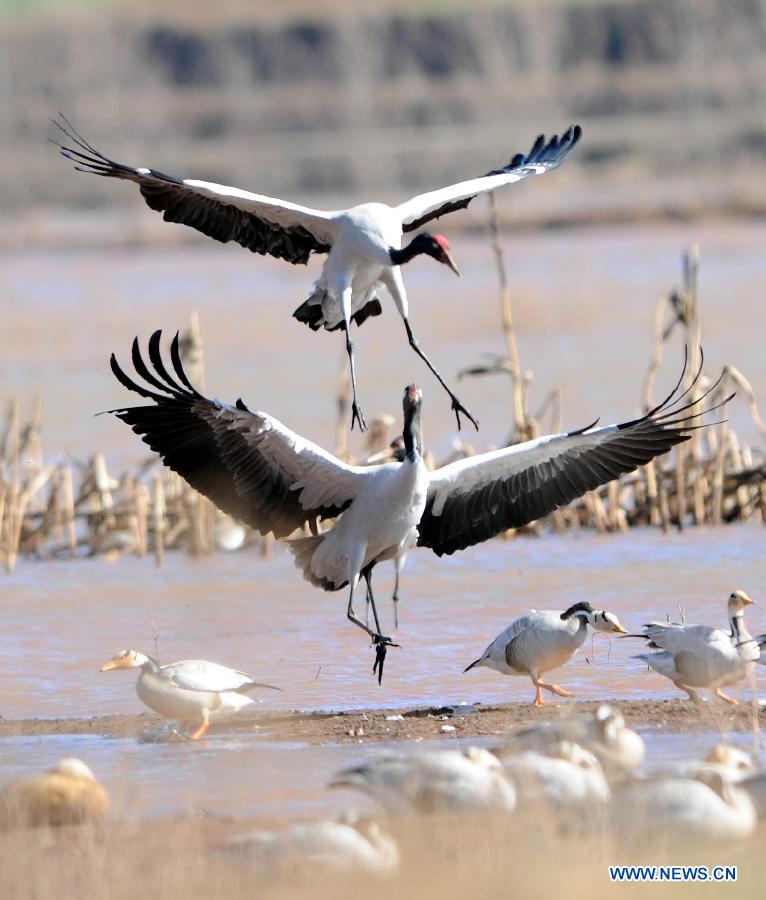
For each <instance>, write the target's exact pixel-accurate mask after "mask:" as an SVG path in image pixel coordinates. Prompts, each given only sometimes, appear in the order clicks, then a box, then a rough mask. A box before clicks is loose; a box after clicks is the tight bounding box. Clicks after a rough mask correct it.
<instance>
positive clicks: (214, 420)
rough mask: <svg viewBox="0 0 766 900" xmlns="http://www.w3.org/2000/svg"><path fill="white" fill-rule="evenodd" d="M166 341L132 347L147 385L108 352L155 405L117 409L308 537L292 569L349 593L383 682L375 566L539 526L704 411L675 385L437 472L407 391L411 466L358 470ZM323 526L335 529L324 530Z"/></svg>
mask: <svg viewBox="0 0 766 900" xmlns="http://www.w3.org/2000/svg"><path fill="white" fill-rule="evenodd" d="M160 339H161V334H160V332H159V331H156V332H155V333H154V334H153V335H152V337H151V338H150V339H149V360H150V362H151V364H152V367H153V370H154V371H151V370H150V369H149V367H148V366H147V364H146V362H145V361H144V359H143V357H142V356H141V352H140V349H139V345H138V339H136V340H134V342H133V365H134V367H135V369H136V372H137V373H138V375H139V376H140V377H141V378H142V379H143V380H144V382H146V384H147V385H149V387H147V386H144V385H141V384H138V383H137V382H136V381H134V380H132V379H131V378H129V377H128V376H127V375H126V374H125V372H124V371H123V370H122V369H121V368H120V366H119V364H118V363H117V360H116V358H115V357H114V355H112V358H111V366H112V371H113V373H114V375H115V376H116V378H117V379H118V380H119V381H120V383H121V384H123V385H124V386H125V387H126V388H128V390H130V391H133V392H134V393H137V394H139V395H140V396H142V397H145V398H147V399H148V400H150V401H152V402H151V403H150V404H149V405H145V406H133V407H118V408H117V409H115V410H112V412H113V413H115V415H117V417H118V418H120V419H122V421H123V422H125V423H127V424H128V425H130V426H131V427H132V429H133V431H134V432H135V433H136V434H139V435H141V436H142V437H143V440H144V442H145V443H147V444H148V445H149V446H150V447H151V448H152V449H153V450H155V451H156V452H157V453H159V454H160V456H161V458H162V460H163V462H164V463H165V465H166V466H168V468H170V469H172V470H173V471H174V472H177V473H178V474H179V475H181V476H182V477H183V478H185V479H186V481H187V482H188V483H189V484H190V485H191V486H192V487H193V488H195V489H196V490H198V491H200V493H202V494H204V495H205V496H206V497H208V498H210V500H212V502H213V503H215V504H216V506H218V507H219V508H220V509H222V510H223V511H224V512H225V513H228V514H229V515H231V516H233V517H234V518H236V519H239V520H241V521H243V522H245V523H246V524H248V525H250V526H251V527H252V528H254V529H256V530H257V531H259V532H260V533H261V534H264V535H265V534H268V533H269V532H272V533H273V534H274V536H275V537H277V538H284V537H289V536H290V535H292V534H293V533H294V532H296V531H297V530H299V529H304V530H305V529H306V528H310V529H311V530H312V531H313V532H314V534H312V536H311V537H298V538H296V539H294V540H292V541H290V549H291V551H292V552H293V554H294V555H295V561H296V565H297V566H298V567H299V568H300V569H301V570H302V571H303V575H304V578H306V579H307V580H308V581H310V582H311V583H312V584H313V585H315V586H316V587H319V588H322V589H323V590H326V591H338V590H341V589H342V588H344V587H346V586H348V587H349V599H348V608H347V611H346V614H347V616H348V618H349V619H350V620H351V621H352V622H353V623H354V625H356V626H358V627H359V628H361V629H362V630H363V631H365V632H366V633H367V634H368V635H370V637H371V638H372V640H373V644H374V646H375V647H376V659H375V666H374V667H373V671H377V672H378V679H379V680H380V678H381V677H382V671H383V661H384V659H385V654H386V647H390V646H395V645H394V644H393V642H392V641H391V639H390V638H388V637H386V636H385V635H384V634H382V633H381V630H380V623H379V621H378V614H377V611H376V609H375V600H374V597H373V596H372V580H371V579H372V569H373V567H374V566H375V564H376V563H378V562H381V561H382V560H387V559H395V558H396V557H398V556H401V554H402V553H405V552H406V551H407V550H408V549H409V548H410V547H414V546H415V545H416V544H417V545H418V546H421V547H430V548H431V549H432V550H433V551H434V553H436V554H437V555H438V556H442V555H444V554H451V553H454V552H455V551H456V550H461V549H463V548H465V547H470V546H472V545H473V544H478V543H480V542H482V541H485V540H488V539H489V538H491V537H494V536H495V535H496V534H499V533H501V532H503V531H505V530H507V529H508V528H513V527H518V526H521V525H523V524H526V523H527V522H531V521H532V520H533V519H539V518H541V517H542V516H544V515H546V514H547V513H549V512H551V511H552V510H554V509H556V508H558V507H560V506H562V505H564V504H565V503H568V502H569V501H570V500H573V499H575V498H576V497H579V496H581V495H582V494H584V493H585V492H586V491H589V490H592V489H593V488H595V487H598V485H601V484H606V482H608V481H611V480H612V479H613V478H616V477H617V476H618V475H620V474H621V473H623V472H632V471H633V470H634V469H635V468H636V467H637V466H639V465H642V464H643V463H646V462H648V461H649V460H650V459H653V458H654V457H655V456H658V455H660V454H662V453H665V452H667V451H668V450H669V449H670V448H671V447H673V446H674V445H675V444H679V443H681V442H682V441H686V440H688V437H689V435H688V434H687V429H688V428H689V427H694V426H693V423H694V422H695V421H696V420H698V419H699V417H700V416H701V415H703V412H700V413H694V412H693V411H692V407H693V406H696V405H697V404H687V405H680V404H681V401H682V400H683V398H684V396H685V394H681V395H680V396H679V397H676V394H677V392H678V386H679V385H680V380H679V382H678V384H677V385H676V388H675V389H674V390H673V391H672V392H671V394H670V395H669V396H668V397H667V398H666V399H665V401H664V402H663V403H661V404H659V405H658V406H657V407H656V408H655V409H653V410H651V411H650V412H648V413H647V414H646V415H644V416H641V417H640V418H638V419H634V420H632V421H630V422H624V423H622V424H620V425H607V426H605V427H603V428H594V427H592V426H591V427H587V428H582V429H579V430H577V431H571V432H569V433H568V434H556V435H548V436H546V437H540V438H536V439H535V440H532V441H527V442H526V443H523V444H515V445H513V446H511V447H505V448H503V449H501V450H493V451H492V452H490V453H482V454H479V455H477V456H472V457H469V458H467V459H461V460H458V461H457V462H454V463H450V464H449V465H447V466H443V467H442V468H440V469H436V470H435V471H432V472H429V471H428V469H427V467H426V465H425V463H424V461H423V456H422V442H421V433H420V408H421V400H422V394H421V391H420V389H419V388H418V387H416V386H415V385H410V386H409V387H408V388H406V389H405V391H404V399H403V411H404V430H403V438H404V449H405V454H404V460H403V461H402V462H394V463H388V464H386V465H381V466H351V465H348V464H347V463H344V462H342V461H341V460H339V459H336V458H335V457H334V456H332V454H330V453H328V452H326V451H325V450H322V449H321V447H318V446H317V445H316V444H312V443H311V442H310V441H308V440H306V439H305V438H303V437H301V436H300V435H298V434H296V433H295V432H293V431H290V430H289V429H288V428H286V427H285V426H284V425H283V424H282V423H281V422H279V421H278V420H277V419H275V418H274V417H273V416H271V415H269V414H268V413H266V412H262V411H260V410H251V409H249V408H248V407H247V406H245V404H244V403H243V402H242V400H238V401H237V402H236V404H234V405H233V406H230V405H228V404H224V403H221V402H220V401H218V400H211V399H209V398H207V397H205V396H203V395H202V394H200V393H199V391H197V390H196V388H194V386H193V385H192V384H191V382H190V381H189V378H188V376H187V375H186V373H185V372H184V370H183V366H182V364H181V358H180V354H179V348H178V335H176V337H175V338H174V339H173V341H172V343H171V346H170V359H171V363H172V368H173V371H174V374H171V373H170V372H169V371H168V368H167V366H166V365H165V363H164V361H163V359H162V354H161V351H160ZM684 369H685V367H684ZM698 375H699V373H698ZM681 377H683V375H682V376H681ZM695 382H696V378H695V379H694V381H693V383H695ZM714 387H715V386H714ZM711 390H712V388H711ZM705 396H707V395H705ZM724 402H726V401H724ZM713 408H716V407H713ZM594 424H595V423H594ZM323 519H336V522H335V524H334V525H333V526H332V527H331V528H330V529H328V530H327V531H325V532H323V533H321V534H319V533H318V530H319V523H320V522H321V520H323ZM360 577H364V578H365V580H366V582H367V588H368V593H369V596H370V602H371V607H372V611H373V616H374V619H375V630H374V631H373V630H372V629H370V628H369V627H368V626H367V625H365V624H364V622H362V621H361V620H360V619H358V618H357V617H356V615H355V613H354V608H353V601H354V588H355V587H356V585H357V583H358V581H359V578H360Z"/></svg>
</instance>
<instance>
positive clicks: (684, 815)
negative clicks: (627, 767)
mask: <svg viewBox="0 0 766 900" xmlns="http://www.w3.org/2000/svg"><path fill="white" fill-rule="evenodd" d="M734 781H735V779H734V778H733V777H732V775H731V773H727V772H725V771H713V770H707V771H704V772H700V773H699V775H698V776H697V777H696V778H664V779H663V778H661V779H658V780H654V779H650V780H647V781H641V782H635V783H626V784H624V785H622V786H621V787H619V788H616V789H615V791H614V793H613V799H612V807H611V812H612V816H611V821H612V825H613V827H614V830H615V832H616V835H617V837H618V839H619V840H620V841H621V842H622V843H623V844H655V843H665V842H674V843H676V842H678V841H681V840H683V841H687V842H690V843H707V842H716V841H727V840H737V839H741V838H745V837H747V836H748V835H750V834H752V832H753V831H754V829H755V826H756V819H757V817H756V811H755V807H754V806H753V804H752V802H751V800H750V798H749V797H748V795H747V793H746V792H745V791H744V790H742V789H741V788H740V787H738V786H737V785H736V784H735V783H734Z"/></svg>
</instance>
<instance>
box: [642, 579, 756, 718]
mask: <svg viewBox="0 0 766 900" xmlns="http://www.w3.org/2000/svg"><path fill="white" fill-rule="evenodd" d="M752 602H753V601H752V600H751V599H750V597H748V595H747V594H746V593H745V592H744V591H734V592H733V593H732V594H731V595H730V596H729V599H728V601H727V611H728V615H729V622H730V624H731V631H724V630H723V629H722V628H711V627H710V626H709V625H681V624H678V623H675V622H650V623H649V624H648V625H644V633H643V634H634V635H628V637H642V638H645V639H646V640H647V641H648V642H649V647H651V648H652V649H654V650H660V651H662V652H660V653H641V654H639V655H638V656H636V657H635V659H641V660H643V661H644V662H645V663H646V664H647V665H648V666H650V667H651V668H652V669H654V670H655V671H656V672H659V673H660V674H661V675H664V676H665V677H666V678H669V679H670V680H671V681H672V682H673V684H674V685H675V686H676V687H677V688H680V689H681V690H682V691H684V692H685V693H686V694H688V696H689V699H690V700H691V701H692V702H693V703H697V704H698V703H701V702H702V701H701V699H700V696H699V694H698V693H697V691H696V690H695V688H709V689H711V690H712V691H713V693H714V694H715V695H716V697H718V698H719V699H721V700H723V701H724V702H725V703H730V704H731V705H732V706H736V705H738V703H739V700H737V699H736V698H735V697H729V696H728V694H724V692H723V691H722V690H721V688H723V687H727V686H728V685H733V684H737V682H739V681H742V679H743V678H745V677H746V676H747V675H749V674H750V673H751V672H752V670H753V666H754V663H755V662H756V660H758V658H759V657H760V648H759V646H758V642H757V640H756V639H755V638H753V637H752V636H751V635H750V632H749V631H748V630H747V626H746V625H745V607H746V606H749V605H750V604H751V603H752Z"/></svg>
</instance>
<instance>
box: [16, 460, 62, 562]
mask: <svg viewBox="0 0 766 900" xmlns="http://www.w3.org/2000/svg"><path fill="white" fill-rule="evenodd" d="M52 473H53V469H52V468H48V469H43V470H42V471H40V472H38V473H37V474H36V475H35V476H34V478H32V479H31V480H30V481H29V482H28V483H27V485H26V486H25V487H24V489H23V490H21V491H20V492H19V494H18V499H17V502H16V503H15V504H14V508H13V518H12V520H11V527H10V529H9V540H8V552H7V556H6V560H5V567H6V570H7V571H8V572H11V571H13V568H14V566H15V565H16V560H17V559H18V555H19V545H20V543H21V536H22V529H23V527H24V515H25V513H26V510H27V506H28V505H29V501H30V499H31V498H32V497H33V496H34V495H35V494H36V493H37V491H39V490H41V489H42V487H43V486H44V485H45V484H46V483H47V482H48V481H49V479H50V477H51V474H52Z"/></svg>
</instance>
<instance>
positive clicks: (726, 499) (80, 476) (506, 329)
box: [0, 203, 766, 571]
mask: <svg viewBox="0 0 766 900" xmlns="http://www.w3.org/2000/svg"><path fill="white" fill-rule="evenodd" d="M489 223H490V228H489V231H490V239H491V241H492V246H493V248H494V253H495V260H496V264H497V271H498V280H499V285H500V307H501V316H500V327H501V329H502V333H503V336H504V339H505V344H506V354H505V355H502V356H496V357H493V358H491V359H490V360H489V362H487V363H483V364H481V365H477V366H473V367H470V368H467V369H465V370H464V372H462V373H461V376H463V377H479V376H487V375H497V374H500V375H503V376H505V377H507V378H508V379H509V385H510V390H511V403H510V404H509V408H510V409H511V410H512V411H513V420H512V422H511V423H510V425H509V433H508V438H507V443H508V444H512V443H516V442H519V441H522V440H528V439H530V438H533V437H535V436H537V435H539V434H540V433H541V431H542V430H543V428H542V421H543V417H545V419H546V423H545V425H546V428H548V426H549V427H550V430H551V431H554V432H556V431H560V430H561V422H560V400H561V392H560V391H559V390H556V391H553V392H552V393H551V394H550V395H549V396H548V397H547V398H545V399H544V400H543V402H542V403H541V405H540V408H539V409H538V410H537V411H536V412H532V411H531V408H530V403H531V397H532V394H533V391H532V385H533V377H532V373H531V372H529V371H527V370H524V369H523V368H522V365H521V361H520V353H519V349H518V345H517V341H516V334H515V330H514V325H513V312H512V303H511V289H510V286H509V282H508V278H507V276H506V271H505V265H504V261H503V253H502V247H501V243H500V237H499V229H498V224H497V218H496V214H495V208H494V205H493V204H492V203H490V218H489ZM698 269H699V253H698V251H697V249H696V248H694V247H692V248H691V249H689V250H688V251H687V252H686V253H685V254H684V257H683V285H682V287H681V288H677V289H674V290H672V291H670V292H668V293H667V295H665V296H662V297H660V299H659V300H658V302H657V306H656V310H655V314H654V345H653V348H652V355H651V359H650V361H649V363H648V366H647V375H646V379H645V383H644V387H643V398H642V402H643V406H644V408H645V409H647V410H648V409H651V408H652V406H653V405H654V402H656V401H655V398H654V393H653V390H654V377H655V374H656V372H657V371H658V369H659V367H660V365H661V363H662V356H663V349H664V346H665V343H666V342H667V341H668V340H669V339H670V337H671V336H672V335H673V334H674V333H675V332H676V331H678V330H681V331H682V332H683V340H684V342H685V344H686V346H687V348H688V351H687V352H688V358H689V364H688V366H687V373H686V375H685V379H684V384H683V387H684V388H686V387H688V386H689V384H690V383H691V381H692V379H693V377H694V374H695V373H696V371H697V368H698V367H699V364H700V354H701V335H702V324H701V321H700V316H699V310H698V305H697V273H698ZM181 352H182V356H183V358H184V362H185V365H186V367H187V369H188V371H189V372H190V374H191V376H192V379H193V380H194V381H195V383H196V384H198V385H200V386H201V387H203V388H204V354H203V340H202V333H201V328H200V325H199V320H198V317H197V316H196V315H193V316H192V321H191V325H190V327H189V329H188V330H187V331H186V332H185V333H184V335H183V337H182V345H181ZM341 371H342V375H341V377H340V381H339V387H338V398H337V409H338V432H337V433H338V448H337V449H338V452H339V454H340V455H341V456H342V457H343V458H346V459H347V458H348V451H347V447H346V443H345V441H346V426H347V422H348V409H349V399H350V398H349V396H348V395H349V388H350V386H349V384H348V378H347V375H346V370H345V360H344V365H343V367H342V370H341ZM709 386H710V385H709V384H708V383H707V382H706V381H705V379H704V378H703V379H701V380H700V382H699V383H698V384H697V385H695V387H694V388H693V391H694V393H692V394H691V395H690V396H691V397H692V398H696V397H698V396H700V394H701V393H702V392H703V391H704V390H705V389H706V388H707V387H709ZM732 391H736V392H737V400H736V402H738V403H742V402H745V403H746V404H747V407H748V409H749V412H750V415H751V417H752V420H753V422H754V424H755V427H756V429H757V431H758V433H759V434H760V435H761V436H762V437H763V438H764V439H766V425H764V422H763V420H762V418H761V416H760V413H759V409H758V404H757V399H756V396H755V393H754V391H753V389H752V387H751V385H750V383H749V382H748V380H747V378H746V376H745V375H744V374H743V373H742V372H741V371H740V370H739V369H738V368H736V367H735V366H734V365H728V366H726V367H725V369H724V374H723V378H722V379H721V381H720V383H719V384H718V385H717V386H716V387H715V389H714V390H713V392H712V393H711V395H710V397H709V398H708V399H707V401H706V402H707V403H708V404H715V403H717V402H719V401H720V400H723V398H724V397H726V396H727V395H728V394H730V393H731V392H732ZM725 415H726V413H725V412H721V411H719V413H718V414H717V417H718V418H719V419H721V420H722V419H724V418H725ZM713 417H714V418H715V417H716V414H713ZM396 421H397V420H396V419H395V418H394V417H393V416H382V417H380V418H379V419H378V420H375V421H374V422H373V423H372V425H371V428H370V431H369V433H368V436H367V443H366V447H365V458H366V457H367V456H372V455H377V456H378V457H379V458H380V457H383V458H385V453H383V452H381V451H384V450H385V448H386V447H387V446H388V441H389V440H390V438H391V437H392V436H393V434H392V428H393V427H394V423H395V422H396ZM473 452H474V450H473V448H472V447H471V446H469V445H467V444H464V445H460V447H458V449H457V450H456V451H455V452H454V453H453V455H452V457H451V459H454V458H457V457H459V456H461V455H469V454H470V453H473ZM60 456H61V455H59V457H56V458H60ZM451 459H450V460H438V464H443V463H445V462H449V461H451ZM45 460H46V454H44V452H43V443H42V403H41V402H40V401H38V402H37V404H36V405H35V408H34V409H33V410H32V411H31V413H29V414H27V415H26V416H25V417H23V416H22V411H21V409H20V407H19V403H18V402H17V401H15V400H12V401H11V402H10V403H9V405H8V407H7V411H6V414H5V421H4V425H3V428H2V431H0V565H2V566H4V568H5V569H6V571H11V570H12V569H13V568H14V566H15V564H16V562H17V560H18V557H19V556H20V555H25V556H29V557H31V558H35V559H40V560H45V559H57V558H75V557H79V556H106V557H107V558H110V559H112V558H115V557H118V556H120V555H122V554H126V553H127V554H133V555H135V556H146V555H149V554H151V555H153V556H154V558H155V559H156V561H157V563H158V564H159V565H161V564H162V562H163V559H164V556H165V554H166V553H167V552H169V551H176V550H183V551H185V552H187V553H190V554H192V555H193V556H199V555H204V554H210V553H213V552H215V551H216V550H228V551H233V550H239V549H242V548H255V549H256V550H257V551H258V552H260V553H261V554H262V555H263V556H264V557H269V556H270V555H271V552H272V547H273V541H272V540H271V539H270V538H263V537H261V536H260V535H258V534H256V533H255V532H254V531H252V529H249V528H248V527H246V526H243V525H241V524H239V523H237V522H234V521H233V520H232V519H230V518H229V517H227V516H225V515H224V514H222V513H221V512H219V511H218V510H216V509H215V508H214V507H213V505H212V504H211V503H210V502H209V501H208V500H206V499H205V498H203V497H201V496H200V495H199V494H197V493H196V491H194V490H192V489H191V488H190V487H189V486H188V485H187V484H186V483H185V482H184V481H183V480H182V479H181V478H179V477H178V476H177V475H175V474H174V473H173V472H170V471H168V470H166V469H165V468H164V467H162V466H161V465H160V464H159V461H158V460H157V458H156V457H154V456H151V457H149V458H147V459H146V460H145V461H144V462H142V463H141V464H140V465H138V466H137V467H136V468H133V469H130V470H126V471H122V472H120V473H115V472H113V471H112V470H110V468H109V465H108V462H107V459H106V457H105V455H104V454H103V453H101V452H94V454H93V456H92V457H91V459H90V460H89V461H87V462H86V463H79V462H73V461H64V462H58V463H57V464H55V465H51V464H48V463H46V461H45ZM354 461H355V462H363V461H364V459H358V460H354ZM748 520H755V521H761V522H765V523H766V459H765V457H764V453H763V450H762V449H761V448H760V447H758V448H753V447H750V446H748V445H745V444H743V442H742V441H740V439H739V438H738V436H737V434H736V432H735V431H734V430H733V429H732V428H731V427H729V425H728V423H726V422H725V421H721V422H720V423H719V424H717V425H715V426H714V427H710V428H705V429H702V430H699V431H695V432H694V433H693V437H692V439H691V440H690V441H689V442H687V443H685V444H681V445H679V446H678V447H677V448H676V449H675V450H674V451H673V452H672V453H671V454H668V455H667V456H666V457H664V458H662V459H658V460H655V461H654V462H652V463H650V464H649V465H648V466H645V467H643V468H642V469H640V470H638V471H636V472H634V473H632V474H631V475H628V476H626V477H623V478H622V479H620V480H619V481H617V482H612V483H611V484H609V485H606V486H605V487H603V488H601V489H599V490H597V491H592V492H590V493H589V494H587V495H585V496H584V497H583V498H581V499H580V500H579V501H577V502H575V503H572V504H570V505H569V506H567V507H565V508H563V509H560V510H557V511H555V512H554V513H553V514H551V515H550V516H548V517H547V518H546V519H544V520H541V521H538V522H534V523H532V524H530V525H529V526H526V527H525V528H523V529H520V531H521V532H523V533H526V534H534V535H542V534H545V533H548V532H551V531H553V532H559V533H561V532H567V531H577V530H580V529H592V530H595V531H597V532H601V533H605V532H612V531H627V530H628V529H629V528H634V527H639V526H648V527H656V528H662V529H669V528H677V529H683V528H686V527H691V526H702V525H719V524H721V523H728V522H738V521H748ZM515 534H516V532H514V531H511V532H508V533H507V534H506V535H505V537H513V536H515Z"/></svg>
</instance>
